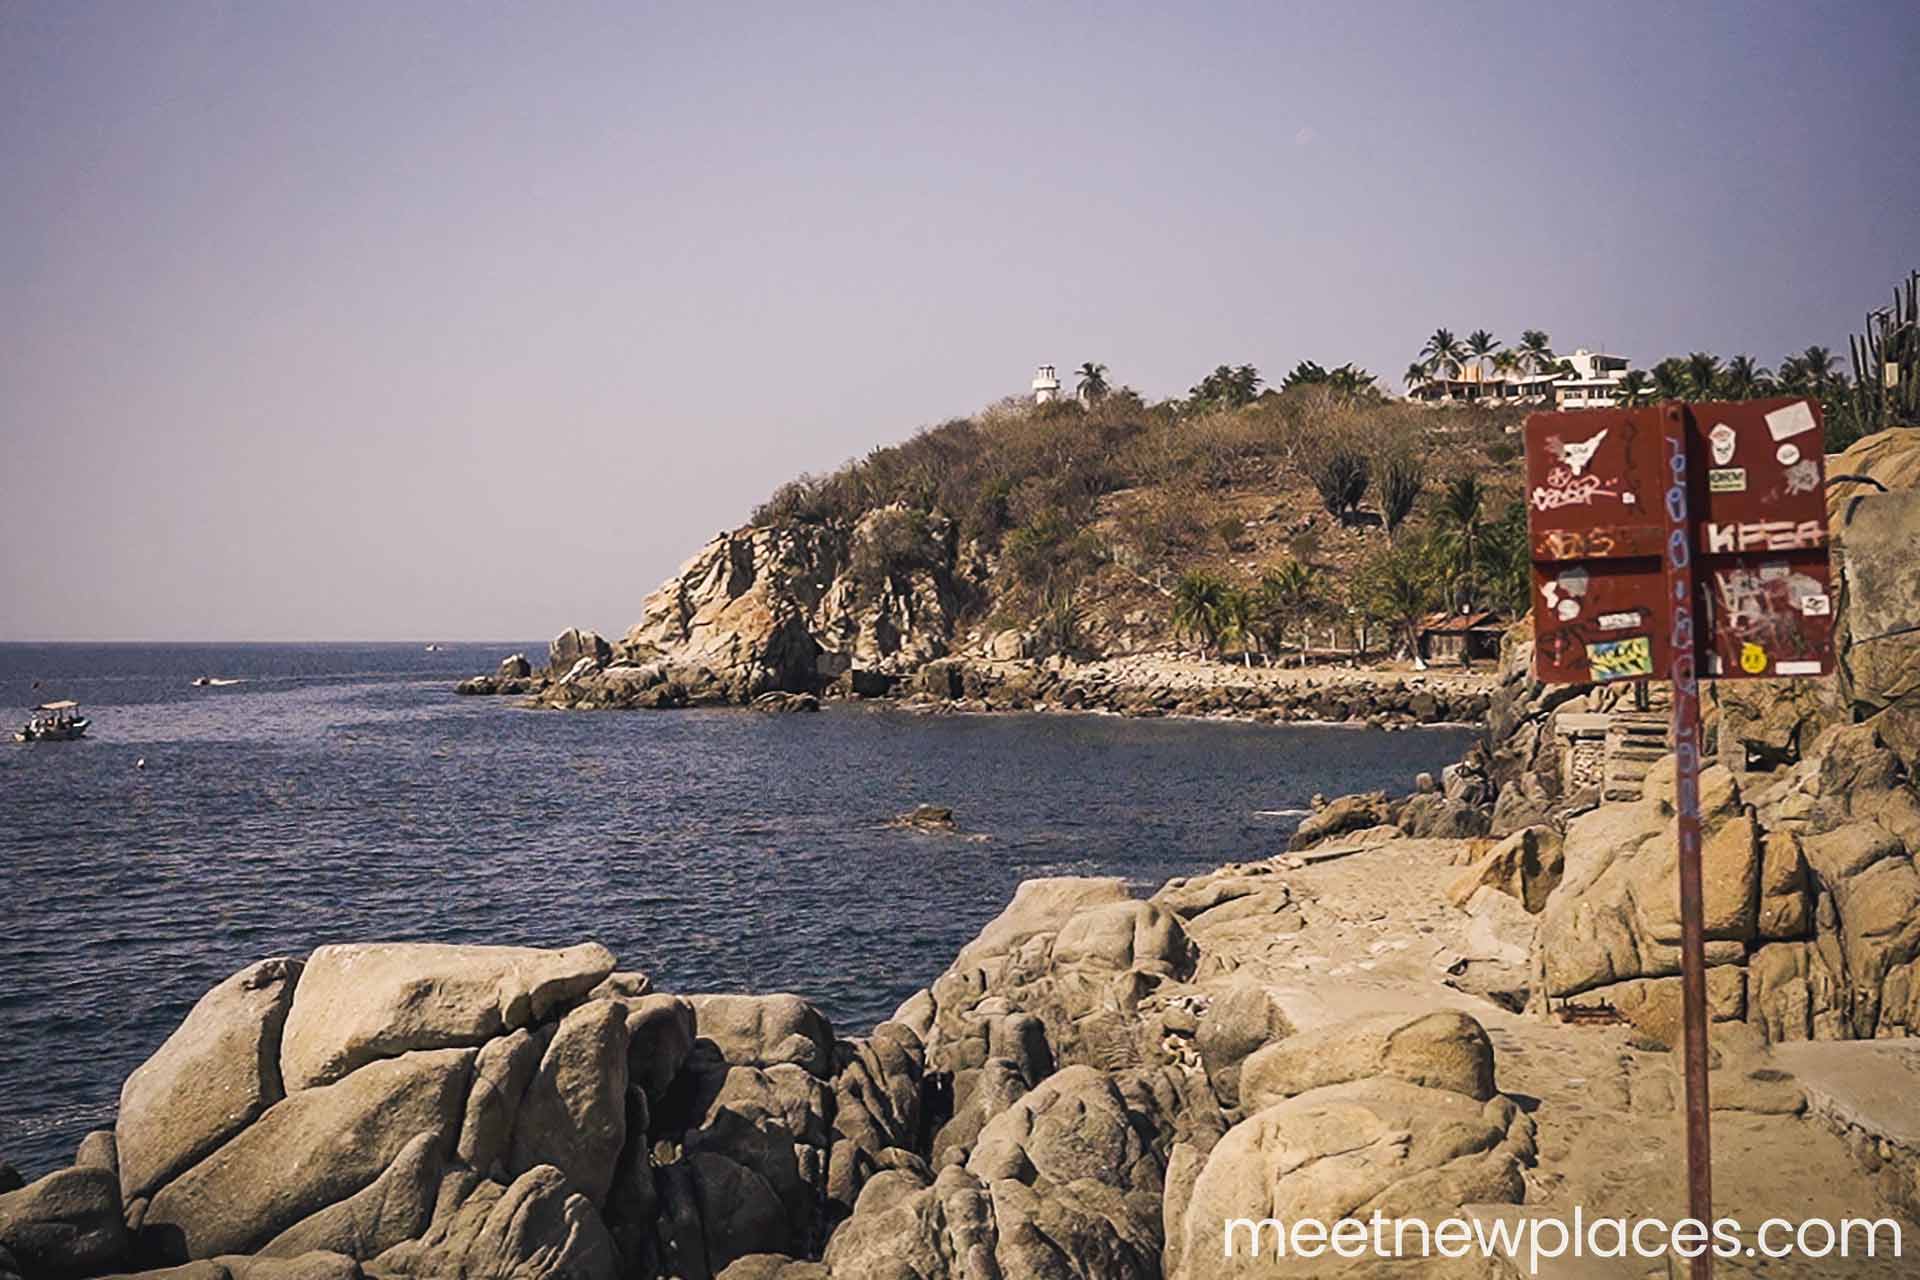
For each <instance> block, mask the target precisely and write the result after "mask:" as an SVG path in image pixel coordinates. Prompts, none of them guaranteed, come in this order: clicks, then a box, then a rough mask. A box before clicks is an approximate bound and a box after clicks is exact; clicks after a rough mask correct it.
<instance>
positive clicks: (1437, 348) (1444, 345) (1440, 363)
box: [1420, 329, 1466, 378]
mask: <svg viewBox="0 0 1920 1280" xmlns="http://www.w3.org/2000/svg"><path fill="white" fill-rule="evenodd" d="M1465 356H1466V348H1465V347H1462V346H1461V345H1460V339H1458V338H1456V337H1454V336H1453V330H1451V329H1435V330H1434V331H1433V336H1432V337H1430V338H1428V339H1427V345H1426V346H1424V347H1422V348H1420V357H1421V359H1422V360H1423V361H1424V362H1425V363H1426V367H1427V369H1428V371H1429V372H1431V373H1434V374H1437V375H1438V376H1440V377H1443V378H1453V377H1458V376H1459V373H1460V362H1461V360H1462V359H1464V358H1465Z"/></svg>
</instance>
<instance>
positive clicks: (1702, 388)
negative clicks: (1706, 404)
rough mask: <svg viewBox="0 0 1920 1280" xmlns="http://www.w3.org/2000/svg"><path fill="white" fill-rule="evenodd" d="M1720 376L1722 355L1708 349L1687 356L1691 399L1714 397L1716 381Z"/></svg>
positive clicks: (1688, 385) (1689, 397)
mask: <svg viewBox="0 0 1920 1280" xmlns="http://www.w3.org/2000/svg"><path fill="white" fill-rule="evenodd" d="M1719 377H1720V357H1719V356H1716V355H1713V354H1711V353H1709V352H1706V351H1696V352H1694V353H1693V354H1691V355H1689V356H1688V357H1687V390H1688V391H1689V392H1690V393H1691V394H1689V395H1688V396H1687V399H1689V400H1711V399H1713V389H1714V383H1715V382H1716V380H1718V378H1719Z"/></svg>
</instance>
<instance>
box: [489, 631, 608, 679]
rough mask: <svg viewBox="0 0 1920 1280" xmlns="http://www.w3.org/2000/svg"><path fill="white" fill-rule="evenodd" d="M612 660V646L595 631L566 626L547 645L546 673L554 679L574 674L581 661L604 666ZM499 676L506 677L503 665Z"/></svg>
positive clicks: (594, 665) (591, 665)
mask: <svg viewBox="0 0 1920 1280" xmlns="http://www.w3.org/2000/svg"><path fill="white" fill-rule="evenodd" d="M612 660H613V646H612V645H610V644H608V643H607V642H606V640H605V639H604V638H603V637H602V636H601V635H600V634H599V633H598V632H596V631H582V630H580V629H579V628H578V627H568V628H567V629H566V630H565V631H562V632H561V633H560V634H559V635H557V636H555V637H554V638H553V640H552V642H551V643H549V644H548V645H547V675H548V677H549V678H550V679H554V680H561V679H565V678H566V677H568V676H570V675H574V674H575V669H576V668H578V667H580V665H581V663H583V662H584V663H585V664H586V665H587V666H588V667H604V666H606V665H607V663H608V662H610V661H612ZM509 661H511V660H509ZM501 678H506V673H505V670H504V666H503V669H502V672H501Z"/></svg>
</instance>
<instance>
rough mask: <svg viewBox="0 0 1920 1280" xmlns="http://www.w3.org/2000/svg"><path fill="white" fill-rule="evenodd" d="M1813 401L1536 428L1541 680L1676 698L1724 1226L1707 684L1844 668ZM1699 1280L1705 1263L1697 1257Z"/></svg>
mask: <svg viewBox="0 0 1920 1280" xmlns="http://www.w3.org/2000/svg"><path fill="white" fill-rule="evenodd" d="M1822 441H1823V434H1822V431H1821V423H1820V413H1819V409H1818V407H1817V406H1815V405H1814V404H1812V403H1811V402H1809V401H1807V400H1802V399H1787V400H1752V401H1744V402H1739V403H1730V404H1721V403H1707V404H1692V405H1685V404H1665V405H1660V406H1656V407H1653V408H1646V409H1603V410H1587V411H1576V412H1572V413H1537V414H1534V415H1533V416H1532V417H1530V418H1528V419H1527V425H1526V445H1527V533H1528V539H1529V542H1530V544H1531V551H1532V559H1533V602H1532V603H1533V616H1534V642H1535V643H1534V673H1535V675H1536V676H1538V678H1539V679H1540V680H1541V681H1542V682H1544V683H1547V684H1607V683H1612V682H1614V681H1629V682H1647V681H1650V680H1652V679H1654V678H1655V677H1656V676H1657V675H1659V674H1661V673H1664V674H1665V676H1666V678H1667V679H1668V681H1669V682H1670V683H1671V684H1672V692H1673V752H1674V810H1675V834H1676V837H1677V841H1678V845H1679V870H1680V876H1679V879H1680V883H1679V886H1678V888H1679V899H1680V903H1679V905H1680V934H1681V936H1680V986H1681V999H1682V1026H1683V1038H1682V1042H1683V1046H1684V1049H1685V1053H1686V1062H1685V1064H1684V1065H1685V1070H1686V1117H1687V1189H1688V1201H1689V1205H1688V1212H1689V1215H1690V1216H1691V1217H1693V1218H1695V1219H1698V1220H1699V1221H1701V1222H1703V1223H1708V1224H1711V1223H1712V1222H1713V1171H1712V1146H1711V1139H1710V1125H1709V1117H1710V1116H1711V1104H1710V1101H1709V1099H1708V1096H1707V1052H1708V1049H1707V966H1706V926H1705V912H1704V908H1703V902H1702V897H1703V894H1702V887H1701V868H1700V846H1701V828H1700V768H1701V749H1702V748H1701V734H1700V686H1699V679H1700V677H1701V676H1702V675H1703V674H1704V675H1706V676H1708V677H1711V678H1718V679H1763V678H1769V677H1794V676H1818V675H1825V674H1827V673H1828V672H1829V671H1831V670H1832V666H1833V621H1834V620H1833V606H1832V595H1831V591H1830V587H1829V582H1830V577H1829V575H1830V572H1831V571H1830V568H1829V565H1828V560H1827V506H1826V496H1825V492H1824V488H1823V485H1824V480H1825V476H1824V470H1823V469H1824V467H1825V463H1826V460H1825V456H1824V453H1823V448H1822ZM1691 1269H1692V1274H1693V1276H1694V1277H1695V1280H1706V1278H1707V1277H1710V1276H1711V1275H1712V1273H1713V1259H1712V1256H1711V1254H1709V1253H1707V1252H1704V1251H1703V1252H1702V1253H1701V1254H1700V1255H1699V1256H1697V1257H1695V1258H1693V1259H1692V1262H1691Z"/></svg>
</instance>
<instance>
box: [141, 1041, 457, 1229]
mask: <svg viewBox="0 0 1920 1280" xmlns="http://www.w3.org/2000/svg"><path fill="white" fill-rule="evenodd" d="M476 1052H477V1051H476V1050H473V1049H437V1050H430V1051H423V1052H416V1053H408V1054H403V1055H402V1056H400V1057H397V1058H389V1059H384V1060H382V1061H379V1062H371V1063H368V1064H367V1065H366V1066H363V1067H361V1068H360V1069H359V1070H357V1071H355V1072H353V1074H351V1075H349V1076H348V1077H346V1078H345V1079H343V1080H339V1081H336V1082H335V1083H333V1084H327V1085H318V1086H315V1087H314V1088H310V1089H302V1090H300V1091H299V1092H297V1093H293V1094H290V1095H288V1096H287V1097H286V1098H285V1099H283V1100H281V1101H280V1102H277V1103H275V1104H274V1105H273V1106H271V1107H269V1108H267V1110H266V1111H265V1112H264V1113H262V1114H261V1116H260V1118H259V1119H258V1120H256V1121H254V1123H253V1124H251V1125H249V1126H248V1127H247V1128H246V1129H244V1130H242V1131H241V1132H240V1133H239V1134H238V1135H237V1136H235V1137H234V1138H232V1139H230V1140H229V1141H228V1142H227V1143H226V1144H225V1145H224V1146H222V1147H220V1148H219V1149H218V1150H217V1151H215V1152H213V1154H211V1155H209V1156H207V1157H206V1158H205V1159H204V1160H202V1161H200V1162H199V1163H198V1164H196V1165H194V1166H193V1167H192V1168H191V1169H188V1170H187V1171H186V1172H185V1173H183V1174H181V1175H180V1176H179V1177H177V1178H175V1179H173V1180H172V1181H171V1182H169V1183H167V1184H166V1185H165V1186H164V1187H162V1188H161V1189H160V1190H159V1191H158V1192H157V1193H155V1195H154V1196H153V1199H152V1201H151V1202H150V1203H149V1204H148V1206H147V1211H146V1216H145V1218H144V1220H143V1222H142V1225H141V1230H140V1243H141V1248H142V1250H143V1252H145V1253H148V1254H150V1255H152V1256H154V1257H157V1258H159V1259H161V1260H163V1261H174V1262H184V1261H186V1260H187V1259H189V1258H207V1257H212V1256H214V1255H216V1254H223V1253H248V1252H252V1251H254V1250H257V1249H258V1248H260V1247H261V1246H262V1245H265V1244H266V1243H268V1242H269V1241H270V1240H272V1239H273V1237H274V1236H276V1235H278V1234H279V1233H280V1232H282V1231H285V1230H286V1229H287V1228H288V1227H291V1226H292V1225H293V1224H294V1223H296V1222H299V1221H301V1220H302V1219H303V1218H306V1217H308V1216H309V1215H311V1214H314V1213H317V1212H318V1211H320V1210H321V1209H324V1208H326V1207H327V1206H328V1205H332V1204H337V1203H338V1202H340V1201H342V1200H345V1199H347V1198H348V1197H349V1196H351V1195H353V1194H354V1193H355V1192H357V1191H359V1190H360V1189H361V1188H363V1187H366V1186H367V1185H369V1184H370V1183H372V1182H373V1181H374V1180H375V1179H376V1178H378V1177H379V1176H380V1175H381V1174H382V1173H383V1172H385V1171H386V1169H387V1168H388V1167H389V1166H390V1165H392V1164H393V1163H394V1161H395V1159H396V1158H397V1157H398V1156H399V1155H400V1153H401V1151H402V1150H403V1149H404V1148H405V1147H406V1145H407V1144H408V1143H409V1142H411V1141H412V1140H413V1139H414V1138H415V1137H416V1135H419V1134H422V1133H427V1134H431V1135H434V1137H433V1141H434V1142H435V1143H437V1144H440V1145H441V1147H442V1149H450V1148H451V1147H452V1145H453V1142H454V1138H455V1136H456V1134H457V1133H458V1126H459V1123H460V1118H461V1111H462V1104H463V1102H464V1100H465V1097H466V1092H467V1083H468V1081H469V1079H470V1078H471V1075H472V1070H473V1060H474V1056H475V1053H476Z"/></svg>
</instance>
